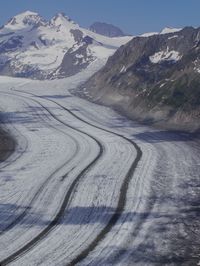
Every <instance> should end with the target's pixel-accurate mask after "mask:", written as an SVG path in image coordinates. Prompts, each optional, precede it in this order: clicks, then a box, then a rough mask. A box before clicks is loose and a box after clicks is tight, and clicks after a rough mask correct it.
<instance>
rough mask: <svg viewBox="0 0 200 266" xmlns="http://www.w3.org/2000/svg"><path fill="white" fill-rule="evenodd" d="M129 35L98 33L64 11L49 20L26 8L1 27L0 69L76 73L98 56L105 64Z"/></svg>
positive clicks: (32, 74)
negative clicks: (102, 34) (113, 36)
mask: <svg viewBox="0 0 200 266" xmlns="http://www.w3.org/2000/svg"><path fill="white" fill-rule="evenodd" d="M130 39H131V37H130V36H129V37H121V38H109V37H105V36H101V35H98V34H95V33H93V32H91V31H89V30H86V29H83V28H81V27H80V26H79V25H78V24H76V23H75V22H73V21H72V20H71V19H70V18H68V17H67V16H65V15H64V14H62V13H59V14H57V15H56V16H55V17H53V18H52V19H51V20H50V21H46V20H45V19H43V18H42V17H41V16H40V15H39V14H37V13H35V12H30V11H27V12H24V13H22V14H19V15H17V16H15V17H14V18H12V19H11V20H10V21H9V22H8V23H7V24H5V25H4V26H3V27H2V28H1V29H0V73H1V74H3V75H11V76H21V77H31V78H37V79H45V78H59V77H65V76H70V75H74V74H76V73H77V72H79V71H81V70H82V69H84V68H86V67H88V65H89V64H90V63H91V62H94V61H95V60H100V61H101V62H102V65H103V63H105V60H106V59H107V58H108V57H109V56H110V55H112V54H113V53H114V52H115V50H116V49H117V48H118V47H119V46H121V45H123V44H125V43H126V42H128V41H129V40H130ZM69 69H70V71H69Z"/></svg>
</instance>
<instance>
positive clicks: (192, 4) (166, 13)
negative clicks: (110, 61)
mask: <svg viewBox="0 0 200 266" xmlns="http://www.w3.org/2000/svg"><path fill="white" fill-rule="evenodd" d="M26 10H31V11H36V12H39V13H40V14H41V15H42V16H44V17H45V18H50V17H52V16H53V15H54V14H55V13H57V12H65V13H66V14H67V15H68V16H69V17H71V18H72V19H73V20H75V21H76V22H77V23H79V24H80V25H81V26H84V27H88V26H89V25H90V24H92V23H93V22H95V21H102V22H108V23H112V24H115V25H117V26H119V27H121V29H122V30H123V31H125V32H126V33H132V34H139V33H144V32H149V31H159V30H160V29H162V28H163V27H165V26H172V27H183V26H186V25H188V26H195V27H197V26H200V0H0V13H1V15H0V24H1V25H2V24H4V23H5V22H6V21H7V20H8V19H9V18H11V17H12V16H14V15H16V14H17V13H20V12H23V11H26Z"/></svg>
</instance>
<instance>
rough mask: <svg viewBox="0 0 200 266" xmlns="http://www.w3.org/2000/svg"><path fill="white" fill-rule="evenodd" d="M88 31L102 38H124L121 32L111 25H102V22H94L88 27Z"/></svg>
mask: <svg viewBox="0 0 200 266" xmlns="http://www.w3.org/2000/svg"><path fill="white" fill-rule="evenodd" d="M90 30H91V31H93V32H95V33H98V34H101V35H104V36H108V37H111V38H112V37H122V36H126V34H125V33H123V31H122V30H121V29H120V28H118V27H116V26H114V25H112V24H107V23H102V22H95V23H93V24H92V25H91V26H90Z"/></svg>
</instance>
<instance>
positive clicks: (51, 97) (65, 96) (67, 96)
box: [37, 94, 72, 99]
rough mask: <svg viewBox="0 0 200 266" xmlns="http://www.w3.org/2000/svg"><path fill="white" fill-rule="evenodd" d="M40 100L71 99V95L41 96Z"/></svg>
mask: <svg viewBox="0 0 200 266" xmlns="http://www.w3.org/2000/svg"><path fill="white" fill-rule="evenodd" d="M37 97H38V98H45V99H48V98H49V99H65V98H71V97H72V96H71V95H58V94H55V95H41V96H37Z"/></svg>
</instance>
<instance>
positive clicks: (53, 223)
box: [0, 94, 103, 266]
mask: <svg viewBox="0 0 200 266" xmlns="http://www.w3.org/2000/svg"><path fill="white" fill-rule="evenodd" d="M12 95H13V94H12ZM15 96H18V97H20V96H19V95H15ZM21 97H24V98H28V97H25V96H21ZM28 99H29V100H30V98H28ZM32 100H33V99H32ZM33 101H35V102H37V103H38V104H39V105H40V106H41V107H43V108H44V109H45V110H46V111H47V112H48V113H49V114H50V115H51V116H52V117H53V118H54V119H56V120H57V121H59V122H60V123H62V124H63V125H66V126H67V127H70V128H71V129H73V130H75V131H78V132H80V133H82V134H84V135H86V136H88V137H90V138H91V139H93V140H94V141H95V142H96V143H97V145H98V147H99V153H98V155H97V156H96V157H95V158H94V160H93V161H92V162H91V163H90V164H89V165H88V166H87V167H86V168H84V169H83V170H82V171H81V172H80V174H79V175H78V176H77V177H76V179H75V180H74V181H73V182H72V184H71V186H70V188H69V190H68V191H67V194H66V196H65V198H64V201H63V203H62V206H61V208H60V210H59V212H58V213H57V215H56V217H55V218H54V219H53V220H52V221H51V223H50V224H49V225H48V226H47V227H46V228H45V229H44V230H43V231H41V232H40V234H38V235H37V236H36V237H35V238H34V239H32V240H31V241H29V242H28V243H27V244H26V245H24V246H23V247H22V248H20V249H19V250H18V251H16V252H15V253H14V254H12V255H10V256H9V257H7V258H5V259H4V260H2V261H0V265H1V266H2V265H7V264H9V263H11V262H12V261H14V260H16V259H18V258H19V256H20V255H23V254H25V253H27V252H28V251H29V250H30V249H31V248H33V247H34V246H35V245H36V244H37V243H38V242H39V241H40V240H42V239H43V238H44V237H45V236H46V235H47V234H48V233H49V232H50V231H51V230H52V229H53V228H54V227H55V226H56V225H57V224H58V223H59V221H60V219H61V218H62V215H63V213H64V211H65V209H66V207H67V205H68V203H69V200H70V198H71V196H72V194H73V191H74V188H75V187H76V186H77V184H78V182H79V180H80V179H81V177H82V176H83V175H84V174H85V173H86V172H87V171H88V170H89V169H90V168H91V167H93V166H94V165H95V164H96V162H97V161H98V159H99V158H100V157H101V156H102V154H103V145H102V144H101V143H100V142H99V141H98V140H97V139H95V138H94V137H93V136H91V135H90V134H88V133H85V132H83V131H82V130H80V129H76V128H74V127H72V126H70V125H68V124H67V123H65V122H63V121H62V120H60V119H59V118H57V117H56V116H55V115H54V114H53V113H52V112H51V111H50V110H49V109H48V108H47V107H45V106H43V105H42V104H41V103H39V102H38V101H36V100H33Z"/></svg>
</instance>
